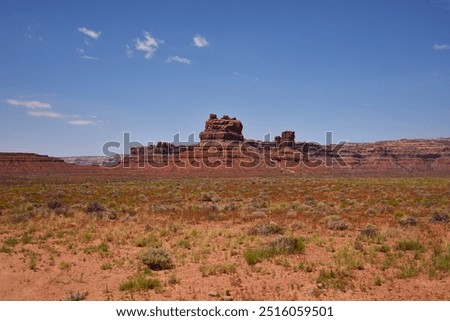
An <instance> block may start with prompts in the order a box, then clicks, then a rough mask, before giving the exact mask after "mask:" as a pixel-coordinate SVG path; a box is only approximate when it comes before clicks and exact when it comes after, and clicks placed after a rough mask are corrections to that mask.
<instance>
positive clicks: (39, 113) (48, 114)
mask: <svg viewBox="0 0 450 321" xmlns="http://www.w3.org/2000/svg"><path fill="white" fill-rule="evenodd" d="M28 115H30V116H33V117H47V118H64V117H66V116H65V115H63V114H60V113H56V112H54V111H37V110H30V111H29V112H28Z"/></svg>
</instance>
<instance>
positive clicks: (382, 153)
mask: <svg viewBox="0 0 450 321" xmlns="http://www.w3.org/2000/svg"><path fill="white" fill-rule="evenodd" d="M243 128H244V127H243V125H242V123H241V121H239V120H238V119H236V118H231V117H229V116H223V117H222V118H218V117H217V115H215V114H211V115H210V116H209V119H208V120H207V121H206V123H205V129H204V131H202V132H201V133H200V135H199V137H200V142H199V143H196V144H192V145H178V146H175V145H174V144H172V143H169V142H158V143H157V144H156V145H149V146H145V147H133V148H131V149H130V152H129V154H126V155H124V156H123V157H121V158H120V157H118V158H116V159H108V162H106V163H103V164H107V166H100V165H98V164H102V161H104V160H105V159H107V158H106V157H75V158H74V157H72V158H67V159H66V160H67V161H68V162H65V161H64V160H63V159H60V158H55V157H49V156H46V155H38V154H31V153H0V177H29V176H31V177H32V176H38V177H41V176H54V175H66V176H105V177H124V176H142V175H144V176H146V175H148V176H193V175H194V176H259V175H260V176H265V175H296V174H298V175H303V174H313V175H314V174H336V175H363V176H364V175H378V174H380V175H381V174H383V175H385V174H393V175H405V174H406V175H420V174H427V175H429V174H432V175H442V174H444V175H445V174H450V138H435V139H401V140H393V141H381V142H374V143H346V144H345V145H344V146H343V147H342V148H340V149H337V148H336V146H335V145H333V146H328V145H320V144H317V143H310V142H305V141H296V137H295V132H294V131H284V132H282V133H281V134H280V135H279V136H276V137H274V140H273V141H270V142H267V141H258V140H252V139H246V138H244V135H243V133H242V132H243ZM338 157H339V158H338ZM69 162H71V163H69ZM80 163H82V164H84V165H86V164H88V166H80V165H77V164H80ZM89 164H90V165H89ZM93 164H94V165H93Z"/></svg>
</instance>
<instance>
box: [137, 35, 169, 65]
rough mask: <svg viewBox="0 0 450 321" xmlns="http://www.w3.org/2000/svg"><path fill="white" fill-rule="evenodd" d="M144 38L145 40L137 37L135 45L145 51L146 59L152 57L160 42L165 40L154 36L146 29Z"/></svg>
mask: <svg viewBox="0 0 450 321" xmlns="http://www.w3.org/2000/svg"><path fill="white" fill-rule="evenodd" d="M144 38H145V39H144V40H141V39H140V38H137V39H136V40H135V47H136V50H140V51H143V52H145V59H151V58H152V57H153V54H154V53H155V51H156V49H158V47H159V44H162V43H164V41H163V40H159V39H156V38H154V37H152V35H151V34H150V33H149V32H147V31H144Z"/></svg>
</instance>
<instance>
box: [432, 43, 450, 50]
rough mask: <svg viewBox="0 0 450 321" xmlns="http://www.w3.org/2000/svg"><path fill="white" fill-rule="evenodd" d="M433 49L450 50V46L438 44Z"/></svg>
mask: <svg viewBox="0 0 450 321" xmlns="http://www.w3.org/2000/svg"><path fill="white" fill-rule="evenodd" d="M433 49H434V50H450V45H446V44H444V45H438V44H436V45H434V46H433Z"/></svg>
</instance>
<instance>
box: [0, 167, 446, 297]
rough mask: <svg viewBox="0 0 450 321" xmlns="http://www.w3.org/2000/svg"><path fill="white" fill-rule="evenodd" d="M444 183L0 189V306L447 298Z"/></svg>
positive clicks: (52, 184)
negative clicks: (79, 302) (33, 302)
mask: <svg viewBox="0 0 450 321" xmlns="http://www.w3.org/2000/svg"><path fill="white" fill-rule="evenodd" d="M449 216H450V178H449V177H441V178H438V177H421V178H407V177H403V178H402V177H397V178H388V177H386V178H380V177H377V178H375V177H374V178H367V177H366V178H344V177H324V176H322V177H300V176H299V177H289V178H287V177H271V178H251V177H246V178H214V179H213V178H172V179H169V178H165V179H156V178H129V179H126V178H121V179H117V180H113V179H111V178H103V179H97V180H94V179H90V178H77V179H72V178H67V177H66V178H65V177H63V176H61V177H52V178H35V179H13V178H10V179H4V180H2V181H0V284H1V287H0V299H1V300H77V299H78V300H80V299H85V300H450V292H449V291H448V289H449V288H450V234H449V229H450V223H449V221H450V218H449Z"/></svg>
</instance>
